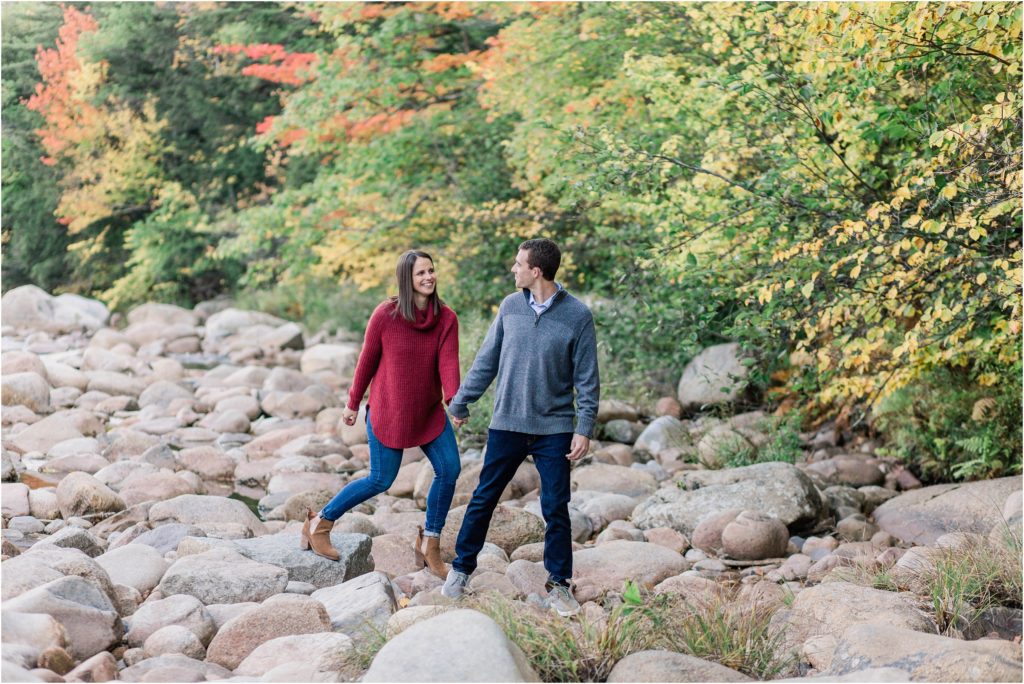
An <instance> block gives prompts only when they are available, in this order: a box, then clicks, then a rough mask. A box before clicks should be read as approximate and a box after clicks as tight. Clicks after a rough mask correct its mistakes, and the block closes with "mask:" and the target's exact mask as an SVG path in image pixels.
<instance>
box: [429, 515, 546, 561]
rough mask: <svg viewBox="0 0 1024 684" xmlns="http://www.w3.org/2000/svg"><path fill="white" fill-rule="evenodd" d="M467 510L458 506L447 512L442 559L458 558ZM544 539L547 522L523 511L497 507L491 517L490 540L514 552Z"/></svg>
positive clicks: (442, 541) (509, 551)
mask: <svg viewBox="0 0 1024 684" xmlns="http://www.w3.org/2000/svg"><path fill="white" fill-rule="evenodd" d="M465 515H466V507H465V506H458V507H456V508H453V509H451V511H449V512H448V518H447V519H446V521H445V525H444V530H443V531H442V532H441V558H442V559H443V560H444V561H445V562H449V563H450V562H451V561H452V559H454V558H455V540H456V538H457V537H458V534H459V530H460V529H462V519H463V518H464V517H465ZM543 538H544V521H543V520H541V519H540V518H538V517H537V516H535V515H534V514H532V513H527V512H526V511H524V510H523V509H521V508H512V507H511V506H505V505H503V504H498V506H497V507H496V508H495V509H494V515H493V516H491V525H490V527H489V528H488V529H487V537H486V539H487V541H489V542H491V543H492V544H496V545H498V546H500V547H501V548H502V550H504V551H505V553H507V554H508V553H512V552H513V551H515V550H516V549H518V548H519V547H520V546H522V545H523V544H530V543H532V542H538V541H541V540H542V539H543Z"/></svg>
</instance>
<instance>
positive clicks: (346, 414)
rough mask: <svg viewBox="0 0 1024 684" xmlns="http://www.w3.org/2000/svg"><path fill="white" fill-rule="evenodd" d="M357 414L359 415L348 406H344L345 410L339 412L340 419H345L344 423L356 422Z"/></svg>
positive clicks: (352, 423) (351, 423)
mask: <svg viewBox="0 0 1024 684" xmlns="http://www.w3.org/2000/svg"><path fill="white" fill-rule="evenodd" d="M358 415H359V413H358V412H356V411H353V410H352V409H350V408H349V407H348V406H346V407H345V410H344V411H342V412H341V419H342V420H343V421H345V425H355V424H356V416H358Z"/></svg>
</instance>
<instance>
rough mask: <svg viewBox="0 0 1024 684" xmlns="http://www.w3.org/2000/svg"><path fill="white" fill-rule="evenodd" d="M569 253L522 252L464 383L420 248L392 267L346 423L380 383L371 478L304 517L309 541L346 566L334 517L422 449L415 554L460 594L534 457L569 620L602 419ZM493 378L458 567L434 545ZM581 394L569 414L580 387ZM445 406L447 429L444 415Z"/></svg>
mask: <svg viewBox="0 0 1024 684" xmlns="http://www.w3.org/2000/svg"><path fill="white" fill-rule="evenodd" d="M561 258H562V255H561V252H560V251H559V249H558V246H557V245H556V244H555V243H554V242H552V241H551V240H545V239H537V240H527V241H526V242H524V243H522V244H521V245H520V246H519V252H518V254H517V255H516V258H515V263H514V264H513V265H512V273H513V274H514V275H515V282H516V287H517V288H519V289H520V292H516V293H514V294H511V295H509V296H508V297H506V298H505V300H504V301H503V302H502V303H501V307H500V309H499V311H498V315H497V317H496V318H495V319H494V322H493V323H492V324H491V327H490V329H489V330H488V331H487V337H486V339H485V340H484V343H483V346H482V347H481V348H480V351H479V352H478V353H477V356H476V360H475V361H474V362H473V367H472V368H471V369H470V370H469V374H468V375H467V376H466V382H465V384H463V385H462V387H461V388H459V358H458V356H459V339H458V338H459V335H458V318H456V316H455V313H454V312H453V311H452V310H451V309H450V308H448V307H447V306H445V305H444V304H443V303H442V302H441V300H440V298H439V297H438V296H437V278H436V275H435V273H434V263H433V260H432V259H431V258H430V256H429V255H427V254H424V253H423V252H415V251H410V252H406V253H405V254H403V255H402V256H401V258H400V259H399V260H398V268H397V271H396V276H397V279H398V297H394V298H392V299H390V300H388V301H385V302H384V303H382V304H380V305H379V306H378V307H377V309H376V310H375V311H374V312H373V315H372V316H371V317H370V322H369V324H368V325H367V328H366V339H365V342H364V344H363V350H362V352H361V354H360V356H359V362H358V364H357V367H356V374H355V378H354V379H353V381H352V387H351V389H350V390H349V400H348V406H347V407H346V409H345V412H344V415H343V417H342V419H343V420H344V421H345V423H346V424H347V425H353V424H355V421H356V411H357V410H358V408H359V402H360V401H361V400H362V398H363V393H364V392H365V391H366V387H367V385H368V384H370V380H371V379H372V380H373V385H372V387H371V389H370V400H369V402H368V406H367V409H366V433H367V437H368V440H369V444H370V474H369V475H368V476H367V477H365V478H363V479H360V480H355V481H353V482H350V483H349V484H348V485H346V486H345V488H344V489H342V490H341V491H340V492H339V493H338V494H337V495H336V496H335V497H334V498H333V499H332V500H331V501H330V503H328V504H327V505H326V506H325V507H324V508H323V509H322V510H321V511H320V513H319V514H316V515H314V514H313V513H312V511H311V512H310V513H309V516H308V519H307V520H306V523H305V525H304V526H303V529H302V546H303V548H310V547H312V549H313V550H314V551H315V552H316V553H318V554H320V555H321V556H325V557H327V558H332V559H334V560H337V559H338V553H337V551H335V549H334V548H333V547H332V546H331V542H330V532H331V527H332V526H333V525H334V521H336V520H337V519H338V518H340V517H341V515H342V514H343V513H344V512H345V511H347V510H349V509H351V508H352V507H354V506H356V505H358V504H359V503H362V502H363V501H365V500H367V499H369V498H370V497H372V496H375V495H377V494H380V493H381V492H383V491H385V490H386V489H387V488H388V487H390V486H391V484H392V482H394V480H395V477H396V476H397V474H398V468H399V466H400V465H401V462H402V450H403V449H404V448H407V447H412V446H422V448H423V451H424V452H425V453H426V455H427V458H428V459H429V460H430V464H431V465H432V466H433V468H434V474H435V476H434V482H433V484H432V485H431V487H430V491H429V493H428V495H427V512H426V531H421V532H420V534H419V535H418V536H417V539H416V553H417V558H422V559H423V560H422V562H423V563H424V564H425V565H426V566H427V567H428V568H429V569H430V571H431V572H433V573H434V574H435V575H437V576H438V577H446V580H445V584H444V587H443V588H442V590H441V591H442V593H443V594H444V595H445V596H447V597H449V598H459V597H461V596H462V594H463V592H464V591H465V588H466V584H467V583H468V581H469V575H470V574H472V573H473V571H474V570H476V565H477V555H478V554H479V553H480V550H481V549H482V548H483V545H484V538H485V536H486V535H487V528H488V527H489V525H490V522H491V515H492V514H493V512H494V508H495V506H497V504H498V499H499V497H500V496H501V493H502V491H503V490H504V489H505V486H506V485H508V483H509V482H510V481H511V480H512V477H513V476H514V475H515V473H516V470H517V469H518V467H519V466H520V464H522V462H523V461H524V460H525V459H526V457H527V456H528V455H532V456H533V460H534V464H535V465H536V467H537V471H538V473H539V474H540V480H541V488H540V501H541V511H542V513H543V515H544V520H545V523H546V527H545V532H544V568H545V569H546V570H547V572H548V581H547V585H546V586H547V590H548V603H549V605H550V606H551V607H552V608H553V609H554V610H556V611H557V612H558V613H559V614H560V615H562V616H569V615H574V614H575V613H577V612H578V611H579V603H578V602H577V601H576V599H575V598H574V597H573V594H572V587H571V583H570V580H571V578H572V532H571V526H570V522H569V497H570V487H569V469H570V462H571V461H576V460H578V459H580V458H582V457H583V456H585V455H586V454H587V452H588V451H589V449H590V438H591V436H592V434H593V431H594V424H595V420H596V418H597V402H598V393H599V390H600V383H599V380H598V371H597V339H596V335H595V332H594V320H593V317H592V316H591V314H590V310H589V309H588V308H587V307H586V305H584V304H583V303H582V302H580V301H579V300H578V299H576V298H575V297H573V296H572V295H570V294H569V293H568V292H566V290H565V289H563V288H562V286H561V285H559V284H558V283H556V282H555V273H556V272H557V271H558V266H559V264H560V263H561ZM495 377H497V379H498V385H497V388H496V396H495V400H494V413H493V416H492V418H491V425H490V430H488V433H487V449H486V452H485V454H484V465H483V469H482V471H481V472H480V484H479V485H477V488H476V490H475V491H474V492H473V498H472V500H471V501H470V503H469V506H468V507H467V509H466V515H465V518H464V520H463V523H462V529H461V530H460V531H459V536H458V541H457V542H456V546H455V553H456V557H455V560H454V562H453V563H452V569H451V571H450V572H447V573H446V567H445V564H444V562H443V561H442V560H441V552H440V536H441V528H442V527H443V526H444V522H445V518H446V517H447V515H448V509H449V507H450V506H451V501H452V496H453V494H454V492H455V481H456V479H457V478H458V476H459V471H460V462H459V451H458V446H457V445H456V444H455V434H454V432H453V430H452V424H453V423H454V425H455V426H456V427H461V426H462V425H464V424H465V423H466V421H467V420H468V418H469V410H468V408H467V405H468V404H471V403H472V402H474V401H476V400H477V399H479V398H480V395H482V394H483V393H484V390H486V389H487V387H488V386H489V385H490V384H491V381H493V380H494V378H495ZM574 389H575V406H576V408H575V410H574V408H573V390H574ZM442 398H443V401H444V403H445V404H447V405H448V411H449V413H450V414H451V421H449V420H448V418H447V416H446V415H445V412H444V408H443V407H442V404H441V402H442Z"/></svg>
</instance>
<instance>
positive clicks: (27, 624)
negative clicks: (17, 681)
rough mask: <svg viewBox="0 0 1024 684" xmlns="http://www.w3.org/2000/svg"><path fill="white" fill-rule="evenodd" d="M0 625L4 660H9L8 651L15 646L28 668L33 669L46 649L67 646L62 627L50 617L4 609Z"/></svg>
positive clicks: (65, 633) (65, 634)
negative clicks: (23, 657) (0, 627)
mask: <svg viewBox="0 0 1024 684" xmlns="http://www.w3.org/2000/svg"><path fill="white" fill-rule="evenodd" d="M0 625H2V635H0V636H2V641H3V644H4V658H5V659H9V654H8V649H9V648H10V647H11V646H12V645H17V646H18V647H20V648H19V650H20V651H21V653H22V654H23V655H24V656H25V659H26V661H27V662H26V665H27V666H28V667H35V665H36V662H37V661H38V659H39V656H40V655H41V654H42V653H43V652H44V651H46V650H47V649H50V648H64V647H65V646H66V645H67V632H66V631H65V629H64V626H63V625H62V624H61V623H60V622H58V621H57V620H56V619H55V618H54V617H52V616H50V615H41V614H38V613H18V612H15V611H11V610H7V609H4V611H3V613H2V614H0Z"/></svg>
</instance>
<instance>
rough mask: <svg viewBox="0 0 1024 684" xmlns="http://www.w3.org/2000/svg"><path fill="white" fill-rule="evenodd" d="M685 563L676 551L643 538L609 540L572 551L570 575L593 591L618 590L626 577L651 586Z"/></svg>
mask: <svg viewBox="0 0 1024 684" xmlns="http://www.w3.org/2000/svg"><path fill="white" fill-rule="evenodd" d="M687 567H688V564H687V562H686V561H685V560H684V559H683V557H682V556H680V555H679V554H678V553H675V552H674V551H670V550H669V549H666V548H665V547H663V546H658V545H657V544H649V543H647V542H633V541H613V542H608V543H607V544H602V545H601V546H600V547H594V548H590V549H583V550H582V551H577V552H576V553H574V554H573V570H574V573H573V575H574V577H576V578H578V579H579V580H580V581H581V584H582V581H583V580H587V582H588V583H589V584H591V585H593V586H594V588H595V589H596V590H597V592H602V591H621V590H622V587H623V584H624V583H625V582H626V580H632V581H634V582H637V583H639V584H640V585H641V586H646V587H652V586H654V585H655V584H657V583H658V582H660V581H662V580H663V579H665V578H667V577H671V576H673V575H678V574H679V573H681V572H683V571H684V570H686V569H687ZM580 600H583V599H580Z"/></svg>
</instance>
